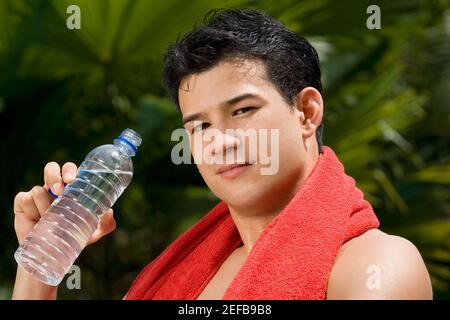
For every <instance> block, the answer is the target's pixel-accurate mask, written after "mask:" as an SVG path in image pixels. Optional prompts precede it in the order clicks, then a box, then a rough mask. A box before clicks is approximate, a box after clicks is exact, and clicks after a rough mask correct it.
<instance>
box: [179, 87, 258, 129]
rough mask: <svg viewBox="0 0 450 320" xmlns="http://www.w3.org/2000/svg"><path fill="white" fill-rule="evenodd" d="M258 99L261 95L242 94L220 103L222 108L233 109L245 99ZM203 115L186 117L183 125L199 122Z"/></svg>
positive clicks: (200, 113) (194, 114)
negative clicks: (232, 107)
mask: <svg viewBox="0 0 450 320" xmlns="http://www.w3.org/2000/svg"><path fill="white" fill-rule="evenodd" d="M258 97H259V95H257V94H254V93H243V94H240V95H238V96H236V97H234V98H231V99H229V100H226V101H224V102H222V103H220V106H221V107H231V106H233V105H235V104H237V103H239V102H241V101H242V100H245V99H248V98H258ZM202 115H203V113H202V112H197V113H193V114H190V115H188V116H186V117H183V125H185V124H186V123H187V122H189V121H194V120H197V119H198V118H200V117H201V116H202Z"/></svg>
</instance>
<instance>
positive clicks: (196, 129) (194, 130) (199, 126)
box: [191, 122, 208, 133]
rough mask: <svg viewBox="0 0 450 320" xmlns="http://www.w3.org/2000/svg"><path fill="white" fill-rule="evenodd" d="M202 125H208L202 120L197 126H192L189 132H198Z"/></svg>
mask: <svg viewBox="0 0 450 320" xmlns="http://www.w3.org/2000/svg"><path fill="white" fill-rule="evenodd" d="M203 127H208V124H207V123H205V122H203V123H201V124H199V125H198V126H195V127H193V128H192V131H191V132H192V133H194V132H199V131H201V130H202V129H203Z"/></svg>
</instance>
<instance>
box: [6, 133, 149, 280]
mask: <svg viewBox="0 0 450 320" xmlns="http://www.w3.org/2000/svg"><path fill="white" fill-rule="evenodd" d="M141 141H142V139H141V137H140V136H139V134H137V133H136V132H135V131H133V130H131V129H126V130H124V131H123V132H122V133H121V135H120V136H119V137H117V138H116V139H115V140H114V144H106V145H102V146H100V147H97V148H95V149H94V150H92V151H91V152H89V154H88V155H87V156H86V158H85V160H84V161H83V163H82V164H81V165H80V167H79V168H78V171H77V176H76V178H75V179H74V180H73V181H72V182H71V183H69V184H68V185H67V186H66V188H65V189H64V192H63V193H62V194H61V196H60V197H58V198H57V199H55V200H54V201H53V203H52V205H51V206H50V207H49V208H48V209H47V211H46V213H45V214H44V215H43V216H42V218H41V219H40V220H39V222H38V223H37V224H36V225H35V226H34V228H33V230H31V231H30V233H29V234H28V235H27V237H26V239H25V240H24V242H23V243H22V245H21V246H20V247H19V248H18V249H17V251H16V253H15V254H14V258H15V259H16V261H17V263H19V264H20V265H21V266H22V267H23V268H24V269H25V270H26V271H27V272H29V273H30V274H32V275H33V276H34V277H36V278H37V279H39V280H41V281H42V282H44V283H46V284H49V285H52V286H56V285H58V284H59V283H60V282H61V281H62V279H63V278H64V275H65V274H66V273H67V272H68V271H69V269H70V267H71V266H72V265H73V263H74V262H75V259H76V258H77V257H78V256H79V254H80V252H81V250H83V248H84V247H85V246H86V244H87V242H88V241H89V239H90V238H91V236H92V234H93V233H94V231H95V230H96V229H97V226H98V224H99V222H100V219H101V217H102V214H103V213H104V212H105V211H107V210H108V209H109V208H111V207H112V206H113V204H114V203H115V202H116V200H117V198H119V196H120V195H121V194H122V192H123V191H124V190H125V188H126V187H127V186H128V185H129V184H130V182H131V178H132V177H133V162H132V160H131V157H133V156H134V155H135V154H136V151H137V147H138V146H139V145H140V144H141Z"/></svg>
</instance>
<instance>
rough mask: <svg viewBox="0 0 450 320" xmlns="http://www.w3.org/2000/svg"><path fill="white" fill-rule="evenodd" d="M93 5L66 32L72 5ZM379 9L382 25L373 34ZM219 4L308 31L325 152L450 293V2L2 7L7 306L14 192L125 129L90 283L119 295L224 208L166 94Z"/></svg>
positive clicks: (109, 295)
mask: <svg viewBox="0 0 450 320" xmlns="http://www.w3.org/2000/svg"><path fill="white" fill-rule="evenodd" d="M71 4H77V5H78V6H79V7H80V9H81V30H68V29H67V27H66V19H67V18H68V17H69V14H67V13H66V9H67V7H68V6H69V5H71ZM369 4H377V5H378V6H379V7H380V9H381V29H380V30H369V29H368V28H367V27H366V19H367V18H368V17H369V14H367V13H366V8H367V6H368V5H369ZM218 7H249V8H258V9H262V10H264V11H266V12H267V13H269V14H271V15H273V16H275V17H277V18H278V19H280V20H281V21H282V22H284V23H285V24H286V25H288V26H289V27H290V28H292V29H293V30H294V31H296V32H299V33H301V34H302V35H304V36H305V37H307V38H308V39H309V40H310V41H311V42H312V44H313V45H314V46H315V47H316V48H317V50H318V51H319V55H320V58H321V64H322V70H323V83H324V99H325V116H324V117H325V118H324V143H325V144H326V145H329V146H331V147H332V148H333V149H334V150H335V152H336V153H337V154H338V156H339V157H340V159H341V161H342V162H343V163H344V165H345V167H346V171H347V173H349V174H350V175H352V176H353V177H354V178H355V179H356V181H357V183H358V186H359V187H360V188H361V189H362V190H363V191H364V193H365V195H366V197H367V199H368V200H369V201H370V203H371V204H372V205H373V207H374V208H375V211H376V213H377V215H378V217H379V219H380V221H381V229H382V230H383V231H385V232H388V233H392V234H396V235H400V236H403V237H406V238H408V239H409V240H410V241H412V242H413V243H414V244H415V245H416V246H417V247H418V248H419V250H420V252H421V254H422V255H423V257H424V259H425V262H426V265H427V267H428V270H429V271H430V273H431V277H432V282H433V287H434V292H435V298H436V299H449V298H450V289H449V282H450V216H449V213H450V202H449V194H450V164H449V152H448V151H449V142H450V139H449V138H450V137H449V127H450V126H449V124H450V121H449V120H450V113H449V109H450V103H449V98H448V94H449V92H450V6H449V2H448V1H438V0H435V1H418V0H399V1H377V2H376V3H372V2H369V1H361V0H355V1H349V0H344V1H332V0H314V1H292V0H281V1H238V0H236V1H202V0H199V1H181V0H165V1H156V0H155V1H148V0H140V1H139V0H117V1H115V0H110V1H107V0H85V1H81V0H80V1H76V0H53V1H48V0H42V1H39V0H35V1H23V0H1V1H0V125H1V130H2V134H1V137H0V148H1V149H0V150H1V158H0V161H1V167H2V168H3V169H2V170H3V178H2V179H1V181H0V243H1V245H0V299H9V298H10V296H11V292H12V286H13V282H14V276H15V270H16V263H15V261H14V259H13V254H14V251H15V249H16V248H17V240H16V237H15V233H14V230H13V199H14V196H15V194H16V193H18V192H19V191H28V190H30V189H31V188H32V187H33V186H34V185H42V184H43V168H44V166H45V164H46V163H47V162H49V161H57V162H59V163H61V164H62V163H64V162H66V161H73V162H75V163H77V164H80V163H81V161H82V160H83V159H84V156H85V155H86V154H87V153H88V152H89V151H90V150H91V149H92V148H94V147H96V146H98V145H101V144H105V143H110V142H111V141H112V139H113V138H114V137H115V136H117V135H118V134H119V133H120V131H121V130H122V129H124V128H127V127H131V128H134V129H135V130H137V131H138V132H140V133H141V134H142V136H143V141H144V142H143V144H142V146H141V148H140V149H139V152H138V154H137V156H136V158H134V164H135V177H134V180H133V182H132V183H131V185H130V187H129V188H128V189H127V190H126V191H125V193H124V195H123V197H121V198H120V199H119V201H118V202H117V203H116V204H115V206H114V209H115V217H116V219H117V230H116V231H115V232H114V233H113V234H111V235H109V236H108V237H106V238H104V239H102V240H100V242H98V243H96V244H95V245H92V246H90V247H88V248H87V249H86V250H85V251H84V252H83V253H82V254H81V256H80V258H79V259H78V260H77V261H76V264H77V265H78V266H80V267H81V272H82V274H81V275H82V276H81V286H82V290H75V289H74V290H69V289H67V287H66V286H65V285H64V283H65V280H64V281H63V283H62V285H61V286H60V290H59V298H60V299H91V298H92V299H94V298H95V299H120V298H122V296H123V295H124V294H125V293H126V291H127V289H128V288H129V286H130V284H131V282H132V281H133V279H134V278H135V277H136V275H137V274H138V272H139V271H140V270H141V269H142V268H143V267H144V266H145V265H146V264H147V263H148V262H149V261H151V260H152V259H153V258H155V257H156V256H157V255H158V254H159V253H160V252H161V251H162V250H163V249H164V248H165V247H166V246H167V245H168V244H169V243H170V242H171V241H173V240H174V239H175V238H176V237H177V236H178V235H179V234H180V233H181V232H182V231H184V230H186V228H188V227H189V226H190V225H192V224H193V223H195V222H196V221H197V220H198V219H199V218H200V217H201V216H203V215H204V214H205V213H206V212H208V210H209V209H210V208H211V207H212V206H213V205H214V204H215V203H217V201H218V200H217V199H216V198H215V197H214V196H213V195H212V194H211V193H210V192H209V191H208V189H207V188H206V186H205V184H204V182H203V180H202V178H201V176H200V175H199V173H198V171H197V169H196V167H195V166H194V165H180V166H177V165H174V164H173V163H172V162H171V160H170V152H171V148H172V147H173V146H174V145H175V144H176V143H177V142H172V141H171V140H170V134H171V132H172V130H174V129H175V128H179V127H181V121H180V115H179V114H177V111H176V109H175V107H174V105H173V104H172V103H171V102H170V100H169V99H168V98H167V94H166V92H165V90H164V88H163V85H162V78H161V69H162V65H163V60H162V57H163V54H164V51H165V49H166V47H167V45H168V43H170V42H172V41H174V40H175V39H176V38H177V36H178V35H179V34H183V33H185V32H187V31H189V30H190V29H191V28H192V27H193V26H194V24H195V23H196V22H197V23H198V22H200V21H201V19H202V17H203V16H204V14H205V13H206V12H207V11H208V10H210V9H212V8H218Z"/></svg>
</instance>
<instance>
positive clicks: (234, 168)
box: [216, 163, 252, 179]
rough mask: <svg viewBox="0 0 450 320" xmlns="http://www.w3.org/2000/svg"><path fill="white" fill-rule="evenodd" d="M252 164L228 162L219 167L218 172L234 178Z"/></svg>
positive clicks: (224, 176) (226, 177) (225, 176)
mask: <svg viewBox="0 0 450 320" xmlns="http://www.w3.org/2000/svg"><path fill="white" fill-rule="evenodd" d="M250 165H252V164H251V163H240V164H228V165H223V166H221V167H219V168H218V169H217V171H216V173H217V174H220V175H221V176H222V178H225V179H232V178H234V177H236V176H237V175H238V174H240V173H241V172H242V171H244V170H245V169H246V168H247V167H249V166H250Z"/></svg>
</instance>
